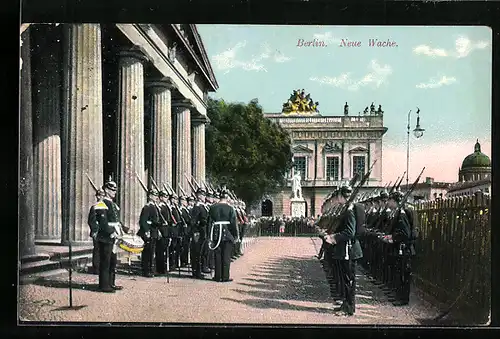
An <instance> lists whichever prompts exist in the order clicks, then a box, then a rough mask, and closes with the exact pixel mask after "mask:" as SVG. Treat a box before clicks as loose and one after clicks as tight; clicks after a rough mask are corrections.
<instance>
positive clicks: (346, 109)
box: [344, 102, 349, 115]
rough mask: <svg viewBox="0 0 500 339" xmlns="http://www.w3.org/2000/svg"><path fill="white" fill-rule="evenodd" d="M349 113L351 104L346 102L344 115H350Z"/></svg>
mask: <svg viewBox="0 0 500 339" xmlns="http://www.w3.org/2000/svg"><path fill="white" fill-rule="evenodd" d="M348 114H349V105H348V104H347V102H346V103H345V105H344V115H348Z"/></svg>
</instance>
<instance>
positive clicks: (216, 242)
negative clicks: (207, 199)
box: [208, 189, 239, 282]
mask: <svg viewBox="0 0 500 339" xmlns="http://www.w3.org/2000/svg"><path fill="white" fill-rule="evenodd" d="M219 196H220V200H219V201H218V202H217V203H215V204H214V205H212V206H211V207H210V210H209V212H208V218H209V221H208V224H209V227H210V235H209V241H210V249H211V250H213V251H214V255H215V277H214V280H215V281H219V282H229V281H232V279H230V278H229V275H230V274H229V272H230V265H231V252H232V248H233V244H234V243H236V242H238V241H239V234H238V227H237V221H236V213H235V210H234V208H233V207H232V206H230V205H229V204H228V203H227V198H228V192H227V190H225V189H222V190H221V192H220V193H219Z"/></svg>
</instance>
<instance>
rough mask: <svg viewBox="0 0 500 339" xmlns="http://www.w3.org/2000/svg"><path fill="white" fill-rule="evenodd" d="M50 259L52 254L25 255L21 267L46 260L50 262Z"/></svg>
mask: <svg viewBox="0 0 500 339" xmlns="http://www.w3.org/2000/svg"><path fill="white" fill-rule="evenodd" d="M49 259H50V254H48V253H37V254H32V255H25V256H23V257H21V265H24V264H28V263H32V262H35V261H44V260H49Z"/></svg>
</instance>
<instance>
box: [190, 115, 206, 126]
mask: <svg viewBox="0 0 500 339" xmlns="http://www.w3.org/2000/svg"><path fill="white" fill-rule="evenodd" d="M191 123H193V124H194V125H201V124H207V125H208V124H209V123H210V119H209V118H208V116H206V115H201V114H198V115H194V116H191Z"/></svg>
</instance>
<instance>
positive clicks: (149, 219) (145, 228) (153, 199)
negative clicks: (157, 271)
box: [137, 189, 162, 278]
mask: <svg viewBox="0 0 500 339" xmlns="http://www.w3.org/2000/svg"><path fill="white" fill-rule="evenodd" d="M157 201H158V191H156V190H154V189H152V190H150V191H149V192H148V202H147V204H146V205H145V206H144V207H143V208H142V210H141V215H140V217H139V231H138V232H137V235H138V236H140V237H141V238H142V240H144V249H143V250H142V254H141V267H142V275H143V276H144V277H147V278H152V277H154V275H153V255H154V252H155V251H154V246H155V243H156V242H157V240H158V237H159V228H160V227H161V226H162V224H161V223H160V215H159V212H158V208H157V207H156V205H155V204H156V203H157Z"/></svg>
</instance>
